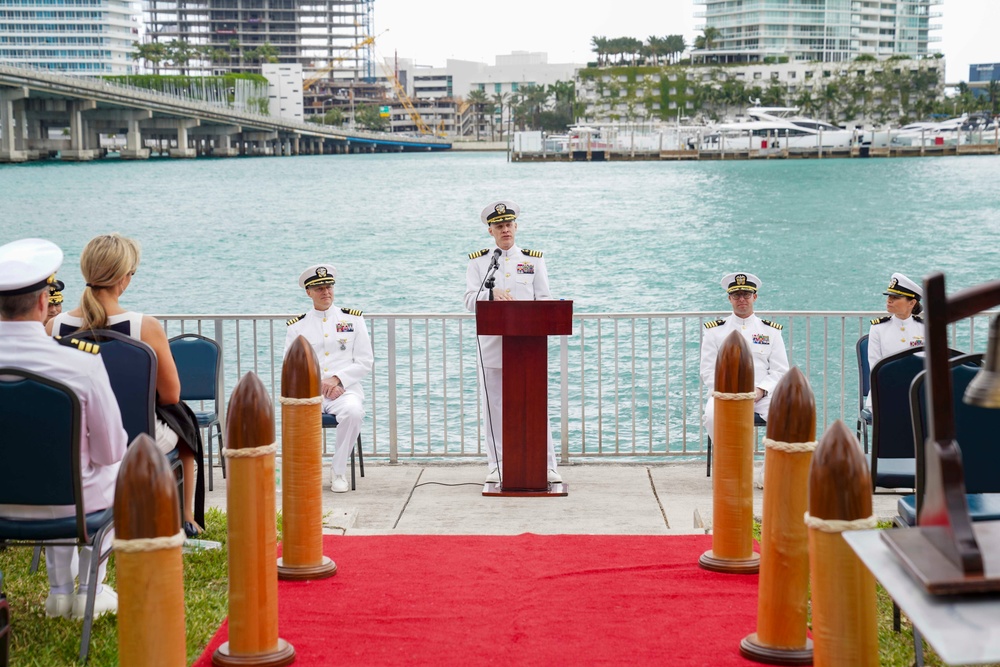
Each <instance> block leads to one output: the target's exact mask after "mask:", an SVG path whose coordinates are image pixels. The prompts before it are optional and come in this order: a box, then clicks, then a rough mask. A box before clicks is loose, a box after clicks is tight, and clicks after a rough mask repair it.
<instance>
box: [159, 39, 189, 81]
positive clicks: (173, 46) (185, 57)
mask: <svg viewBox="0 0 1000 667" xmlns="http://www.w3.org/2000/svg"><path fill="white" fill-rule="evenodd" d="M166 57H167V60H169V61H170V62H171V64H173V66H174V67H176V68H177V69H178V70H179V71H180V73H181V74H185V73H186V72H187V65H188V63H189V62H190V61H191V59H192V58H194V57H195V51H194V49H193V48H192V47H191V45H190V44H188V43H187V42H185V41H184V40H181V39H172V40H170V43H169V44H167V47H166Z"/></svg>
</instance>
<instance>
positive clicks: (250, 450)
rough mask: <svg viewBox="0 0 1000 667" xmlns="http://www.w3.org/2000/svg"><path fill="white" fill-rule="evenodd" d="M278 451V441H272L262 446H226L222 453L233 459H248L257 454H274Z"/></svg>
mask: <svg viewBox="0 0 1000 667" xmlns="http://www.w3.org/2000/svg"><path fill="white" fill-rule="evenodd" d="M277 451H278V445H277V444H276V443H273V442H272V443H271V444H270V445H261V446H260V447H244V448H243V449H230V448H229V447H226V448H225V449H223V450H222V455H223V456H226V457H228V458H231V459H246V458H253V457H255V456H268V455H269V454H274V453H275V452H277Z"/></svg>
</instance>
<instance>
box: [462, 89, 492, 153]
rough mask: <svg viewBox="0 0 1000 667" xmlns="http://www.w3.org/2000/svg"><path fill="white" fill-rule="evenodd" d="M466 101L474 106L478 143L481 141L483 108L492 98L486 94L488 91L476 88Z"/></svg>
mask: <svg viewBox="0 0 1000 667" xmlns="http://www.w3.org/2000/svg"><path fill="white" fill-rule="evenodd" d="M466 101H467V102H468V103H469V104H471V105H472V112H473V114H474V118H475V123H476V141H479V125H480V123H481V122H482V116H483V107H484V106H485V105H486V104H487V103H488V102H489V101H490V98H489V96H488V95H487V94H486V91H484V90H480V89H479V88H476V89H475V90H473V91H472V92H470V93H469V97H468V98H467V99H466Z"/></svg>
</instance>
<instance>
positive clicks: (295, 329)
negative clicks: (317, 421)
mask: <svg viewBox="0 0 1000 667" xmlns="http://www.w3.org/2000/svg"><path fill="white" fill-rule="evenodd" d="M299 336H305V339H306V340H307V341H309V344H310V345H312V348H313V350H315V352H316V356H317V358H318V359H319V368H320V378H321V379H322V380H327V379H329V378H331V377H333V376H334V375H336V376H337V377H338V378H339V379H340V383H341V384H342V385H343V387H344V393H343V394H342V395H340V396H339V397H338V398H337V399H336V400H333V401H331V400H330V399H328V398H325V397H324V398H323V412H325V413H326V414H330V415H336V417H337V448H336V450H335V452H334V455H333V464H332V466H331V467H332V469H333V475H344V474H346V473H347V460H348V458H349V457H350V455H351V452H352V451H353V450H354V444H355V442H356V441H357V439H358V434H359V433H361V420H362V419H364V417H365V391H364V387H363V386H362V384H361V381H362V380H363V379H364V378H365V376H367V375H368V373H370V372H371V369H372V362H373V361H374V358H375V355H374V354H373V352H372V343H371V339H370V338H369V337H368V327H366V326H365V320H364V318H363V317H362V315H361V311H360V310H351V309H349V308H337V307H336V306H330V309H329V310H327V311H319V310H316V309H310V310H309V311H308V312H306V313H304V314H302V315H300V316H299V317H294V318H292V319H290V320H288V332H287V333H286V335H285V351H284V355H287V354H288V350H289V348H291V346H292V343H294V342H295V339H297V338H298V337H299Z"/></svg>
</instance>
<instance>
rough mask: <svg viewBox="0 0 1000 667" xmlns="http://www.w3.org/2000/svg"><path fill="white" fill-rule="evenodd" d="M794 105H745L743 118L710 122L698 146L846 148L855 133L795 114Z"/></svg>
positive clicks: (714, 147)
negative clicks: (712, 124)
mask: <svg viewBox="0 0 1000 667" xmlns="http://www.w3.org/2000/svg"><path fill="white" fill-rule="evenodd" d="M798 112H799V110H798V108H797V107H762V106H759V105H755V106H753V107H750V108H749V109H747V112H746V118H743V119H737V120H736V121H733V122H727V123H719V124H717V125H714V126H711V127H710V128H709V129H708V131H707V132H706V133H705V134H703V135H702V136H701V142H700V148H701V150H723V151H725V150H758V149H785V148H810V149H820V148H821V149H823V150H829V149H833V148H849V147H851V146H852V145H853V144H854V143H855V142H856V140H857V136H858V135H857V133H856V132H855V131H853V130H844V129H842V128H839V127H837V126H836V125H832V124H830V123H827V122H825V121H821V120H817V119H815V118H807V117H805V116H800V115H798Z"/></svg>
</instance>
